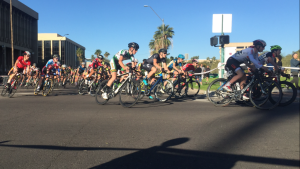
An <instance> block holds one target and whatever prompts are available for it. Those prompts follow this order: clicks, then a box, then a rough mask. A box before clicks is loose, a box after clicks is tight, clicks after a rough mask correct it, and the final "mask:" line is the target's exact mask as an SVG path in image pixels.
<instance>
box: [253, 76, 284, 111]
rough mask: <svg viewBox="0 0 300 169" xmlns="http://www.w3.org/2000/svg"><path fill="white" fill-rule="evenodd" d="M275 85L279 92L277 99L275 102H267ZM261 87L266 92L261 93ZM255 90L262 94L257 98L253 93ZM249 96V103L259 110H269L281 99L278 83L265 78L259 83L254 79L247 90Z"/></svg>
mask: <svg viewBox="0 0 300 169" xmlns="http://www.w3.org/2000/svg"><path fill="white" fill-rule="evenodd" d="M275 87H277V90H278V92H279V94H278V99H277V101H276V103H272V102H271V101H270V102H271V104H267V102H268V101H269V100H270V99H269V98H270V96H271V94H272V91H273V89H274V88H275ZM261 89H263V90H264V91H266V93H265V94H264V93H262V92H261V91H262V90H261ZM257 91H260V92H261V93H262V94H261V95H260V97H259V98H257V97H255V96H254V94H255V93H257ZM249 98H250V101H251V103H252V104H253V105H254V106H255V107H256V108H257V109H261V110H271V109H273V108H275V107H277V106H278V105H279V103H280V101H281V98H282V90H281V87H280V85H279V84H278V83H277V82H275V81H273V80H265V81H263V82H261V83H259V81H256V82H255V83H254V84H253V85H252V86H251V87H250V91H249ZM256 101H257V102H256ZM263 106H264V107H263Z"/></svg>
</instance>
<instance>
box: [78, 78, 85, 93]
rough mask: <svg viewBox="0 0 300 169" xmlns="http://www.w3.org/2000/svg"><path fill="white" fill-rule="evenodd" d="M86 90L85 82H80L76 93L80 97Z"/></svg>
mask: <svg viewBox="0 0 300 169" xmlns="http://www.w3.org/2000/svg"><path fill="white" fill-rule="evenodd" d="M86 89H87V84H85V80H82V81H81V83H80V84H79V89H78V93H79V94H80V95H83V94H84V90H86Z"/></svg>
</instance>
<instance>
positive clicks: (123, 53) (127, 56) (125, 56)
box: [113, 50, 134, 62]
mask: <svg viewBox="0 0 300 169" xmlns="http://www.w3.org/2000/svg"><path fill="white" fill-rule="evenodd" d="M120 56H123V60H129V59H131V61H132V62H133V61H134V55H130V54H129V52H128V50H120V51H119V52H118V53H117V54H115V55H114V57H113V58H115V59H117V60H120Z"/></svg>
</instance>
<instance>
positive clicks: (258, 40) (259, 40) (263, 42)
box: [253, 39, 267, 47]
mask: <svg viewBox="0 0 300 169" xmlns="http://www.w3.org/2000/svg"><path fill="white" fill-rule="evenodd" d="M253 45H254V46H256V45H261V46H263V47H265V46H267V43H266V42H265V41H264V40H261V39H257V40H255V41H253Z"/></svg>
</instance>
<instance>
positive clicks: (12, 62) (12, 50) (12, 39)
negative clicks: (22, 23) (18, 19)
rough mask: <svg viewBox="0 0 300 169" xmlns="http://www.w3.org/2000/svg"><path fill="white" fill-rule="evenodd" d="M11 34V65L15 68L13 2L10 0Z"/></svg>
mask: <svg viewBox="0 0 300 169" xmlns="http://www.w3.org/2000/svg"><path fill="white" fill-rule="evenodd" d="M10 33H11V35H10V36H11V64H12V67H14V60H15V59H14V32H13V22H12V0H10Z"/></svg>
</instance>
